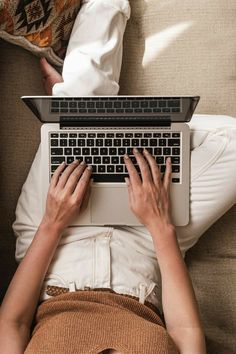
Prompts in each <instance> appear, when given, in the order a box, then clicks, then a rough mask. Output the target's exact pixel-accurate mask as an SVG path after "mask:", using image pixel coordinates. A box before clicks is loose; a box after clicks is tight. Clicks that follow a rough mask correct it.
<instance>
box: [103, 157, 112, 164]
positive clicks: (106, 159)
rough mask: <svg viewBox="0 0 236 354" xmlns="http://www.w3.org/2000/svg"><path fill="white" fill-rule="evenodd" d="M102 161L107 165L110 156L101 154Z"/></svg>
mask: <svg viewBox="0 0 236 354" xmlns="http://www.w3.org/2000/svg"><path fill="white" fill-rule="evenodd" d="M102 163H103V164H107V165H108V164H110V163H111V161H110V156H103V158H102Z"/></svg>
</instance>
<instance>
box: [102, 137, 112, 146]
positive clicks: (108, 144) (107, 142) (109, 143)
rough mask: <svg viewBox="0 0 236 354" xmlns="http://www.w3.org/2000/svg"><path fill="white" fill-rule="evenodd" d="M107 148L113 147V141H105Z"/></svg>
mask: <svg viewBox="0 0 236 354" xmlns="http://www.w3.org/2000/svg"><path fill="white" fill-rule="evenodd" d="M104 141H105V146H112V139H105V140H104Z"/></svg>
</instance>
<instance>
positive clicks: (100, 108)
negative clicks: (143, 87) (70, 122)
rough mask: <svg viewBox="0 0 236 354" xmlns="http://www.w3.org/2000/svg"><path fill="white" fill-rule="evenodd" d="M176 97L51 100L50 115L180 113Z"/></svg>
mask: <svg viewBox="0 0 236 354" xmlns="http://www.w3.org/2000/svg"><path fill="white" fill-rule="evenodd" d="M181 110H182V108H181V99H180V98H178V97H174V98H171V97H158V98H157V97H122V96H119V98H118V97H114V96H113V97H99V98H98V97H74V98H56V97H55V98H52V99H51V106H50V112H51V113H59V114H60V113H83V114H104V113H105V114H112V113H113V114H117V113H118V114H122V113H125V114H127V113H130V114H137V113H141V114H144V113H151V114H152V113H180V112H181Z"/></svg>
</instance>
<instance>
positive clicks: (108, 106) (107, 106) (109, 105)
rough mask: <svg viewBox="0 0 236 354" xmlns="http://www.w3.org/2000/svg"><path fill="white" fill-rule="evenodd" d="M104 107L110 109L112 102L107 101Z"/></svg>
mask: <svg viewBox="0 0 236 354" xmlns="http://www.w3.org/2000/svg"><path fill="white" fill-rule="evenodd" d="M105 107H106V108H112V107H113V106H112V102H111V101H108V102H105Z"/></svg>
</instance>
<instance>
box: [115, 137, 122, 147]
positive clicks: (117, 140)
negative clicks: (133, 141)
mask: <svg viewBox="0 0 236 354" xmlns="http://www.w3.org/2000/svg"><path fill="white" fill-rule="evenodd" d="M113 144H114V146H121V139H114V142H113Z"/></svg>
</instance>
